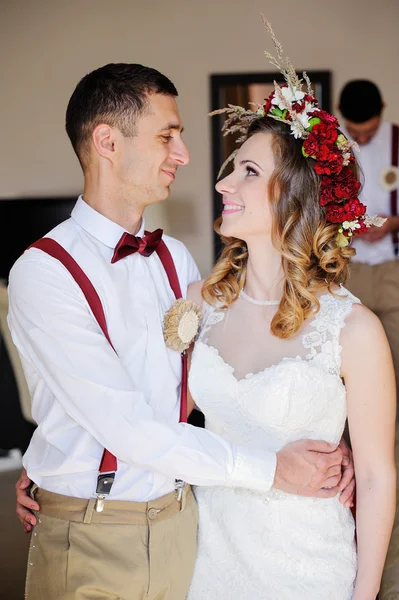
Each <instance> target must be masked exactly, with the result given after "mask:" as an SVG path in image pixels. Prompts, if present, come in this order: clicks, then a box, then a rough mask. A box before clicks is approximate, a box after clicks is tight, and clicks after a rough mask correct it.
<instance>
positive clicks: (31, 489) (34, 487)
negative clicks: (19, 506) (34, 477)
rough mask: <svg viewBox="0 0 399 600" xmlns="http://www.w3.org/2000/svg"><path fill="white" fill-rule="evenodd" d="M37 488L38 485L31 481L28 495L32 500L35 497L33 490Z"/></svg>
mask: <svg viewBox="0 0 399 600" xmlns="http://www.w3.org/2000/svg"><path fill="white" fill-rule="evenodd" d="M37 489H39V486H38V485H36V483H32V485H31V488H30V490H29V496H30V497H31V498H32V500H34V499H35V492H36V490H37Z"/></svg>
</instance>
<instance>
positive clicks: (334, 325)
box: [302, 286, 361, 375]
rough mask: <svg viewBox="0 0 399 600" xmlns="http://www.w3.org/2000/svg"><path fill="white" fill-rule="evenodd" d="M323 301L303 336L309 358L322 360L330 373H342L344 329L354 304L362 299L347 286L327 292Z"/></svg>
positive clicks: (322, 298) (320, 363) (319, 361)
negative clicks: (342, 336)
mask: <svg viewBox="0 0 399 600" xmlns="http://www.w3.org/2000/svg"><path fill="white" fill-rule="evenodd" d="M319 302H320V310H319V311H318V312H317V313H316V315H315V316H314V318H313V319H312V320H311V321H310V323H309V327H308V328H307V331H306V333H304V335H303V337H302V343H303V345H304V347H305V348H306V349H307V350H308V354H307V355H306V359H307V360H310V361H314V362H316V363H318V365H319V366H320V367H322V368H323V369H325V370H326V371H328V372H329V373H330V374H333V375H340V372H341V351H342V347H341V345H340V343H339V341H340V334H341V330H342V329H343V327H344V326H345V320H346V318H347V317H348V315H349V314H350V313H351V311H352V307H353V305H354V304H360V303H361V302H360V300H359V299H358V298H356V296H354V295H353V294H351V292H349V290H347V289H346V288H344V287H343V286H341V288H340V289H339V290H338V291H336V292H334V294H332V293H330V292H328V293H326V294H323V295H322V296H320V298H319Z"/></svg>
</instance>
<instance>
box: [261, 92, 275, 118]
mask: <svg viewBox="0 0 399 600" xmlns="http://www.w3.org/2000/svg"><path fill="white" fill-rule="evenodd" d="M273 98H274V92H272V93H271V94H270V96H269V97H268V98H267V99H266V100H265V103H264V105H263V110H264V111H265V116H266V115H267V113H268V112H269V111H270V109H271V107H272V106H273V105H272V100H273Z"/></svg>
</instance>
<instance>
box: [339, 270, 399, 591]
mask: <svg viewBox="0 0 399 600" xmlns="http://www.w3.org/2000/svg"><path fill="white" fill-rule="evenodd" d="M346 287H347V288H348V289H349V290H350V291H351V292H352V293H353V294H354V295H355V296H357V297H358V298H359V299H360V300H361V301H362V303H363V304H364V305H365V306H367V307H368V308H370V309H371V310H372V311H373V312H374V313H375V314H376V315H377V316H378V317H379V319H380V320H381V323H382V325H383V326H384V329H385V332H386V334H387V338H388V340H389V344H390V347H391V352H392V357H393V362H394V367H395V375H396V389H397V398H398V399H399V391H398V390H399V260H397V261H389V262H386V263H382V264H381V265H374V266H371V265H366V264H363V263H352V264H351V272H350V278H349V280H348V282H347V284H346ZM397 416H398V417H399V411H398V415H397ZM395 456H396V469H397V470H398V483H397V485H399V424H398V425H397V430H396V454H395ZM397 494H398V495H397V509H396V519H395V525H394V528H393V532H392V537H391V542H390V545H389V550H388V555H387V560H386V563H385V569H384V574H383V577H382V583H381V590H380V593H379V596H378V598H379V600H399V490H398V492H397Z"/></svg>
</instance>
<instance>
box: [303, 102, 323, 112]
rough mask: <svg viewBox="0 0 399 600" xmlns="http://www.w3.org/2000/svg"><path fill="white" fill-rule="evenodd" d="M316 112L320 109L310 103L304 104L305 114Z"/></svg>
mask: <svg viewBox="0 0 399 600" xmlns="http://www.w3.org/2000/svg"><path fill="white" fill-rule="evenodd" d="M317 110H320V108H317V106H315V105H314V104H312V103H311V102H306V104H305V108H304V111H305V112H307V113H309V112H316V111H317Z"/></svg>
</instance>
